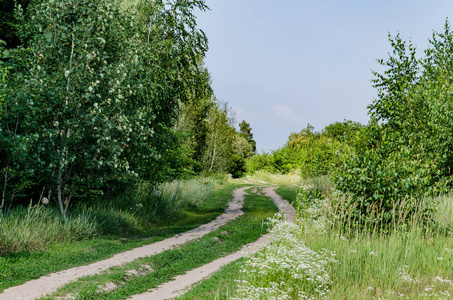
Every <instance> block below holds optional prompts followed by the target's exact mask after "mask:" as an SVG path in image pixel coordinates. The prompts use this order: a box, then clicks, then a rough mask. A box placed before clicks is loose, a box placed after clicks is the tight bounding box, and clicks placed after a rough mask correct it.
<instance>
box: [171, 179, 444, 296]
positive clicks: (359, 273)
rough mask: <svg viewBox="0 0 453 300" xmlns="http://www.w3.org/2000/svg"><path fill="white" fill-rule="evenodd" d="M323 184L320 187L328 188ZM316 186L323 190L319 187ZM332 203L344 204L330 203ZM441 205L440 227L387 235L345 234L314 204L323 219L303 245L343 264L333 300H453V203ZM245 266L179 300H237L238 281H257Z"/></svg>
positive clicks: (288, 194)
mask: <svg viewBox="0 0 453 300" xmlns="http://www.w3.org/2000/svg"><path fill="white" fill-rule="evenodd" d="M320 182H321V184H319V186H321V185H322V184H323V183H322V181H320ZM311 185H312V186H313V187H314V188H319V187H316V186H315V185H316V183H315V184H311ZM296 190H297V188H294V187H293V186H291V185H286V186H282V187H280V188H278V189H277V193H278V194H279V195H281V196H282V197H284V198H286V199H288V200H290V201H291V200H294V199H295V198H294V195H295V191H296ZM332 200H333V201H334V202H338V201H341V199H330V200H326V201H332ZM437 200H438V202H439V205H438V210H437V213H436V215H435V220H436V222H437V224H438V226H435V227H431V228H429V229H428V228H426V227H425V226H424V225H423V224H417V223H415V224H413V226H412V227H411V228H408V227H405V226H402V227H397V230H394V231H392V232H391V233H385V234H384V233H379V232H377V231H374V232H373V231H371V232H370V231H362V232H357V231H353V232H349V233H345V229H344V227H343V228H342V229H341V230H340V228H339V227H338V226H336V225H335V220H334V219H332V216H333V215H332V214H331V213H332V211H330V210H331V204H329V205H324V204H322V203H321V202H318V203H316V204H314V205H315V206H316V208H315V210H318V214H315V215H317V216H322V217H321V218H318V219H317V221H319V222H306V223H305V224H303V225H304V231H303V234H302V235H301V236H299V237H298V238H299V239H300V244H301V245H302V244H304V245H305V246H307V247H309V248H310V249H312V250H314V251H315V252H317V253H322V252H323V251H325V249H327V250H328V251H333V252H335V253H336V255H335V258H336V260H338V261H339V263H338V264H336V263H334V264H331V265H330V266H329V268H327V269H326V274H327V275H328V276H329V278H330V279H331V281H332V283H331V285H330V291H331V292H330V293H329V294H328V297H327V299H401V298H403V299H451V298H452V297H453V200H452V196H451V195H445V196H441V197H439V198H438V199H437ZM427 201H431V200H429V199H427ZM312 209H313V208H312ZM325 217H327V218H325ZM320 223H324V224H320ZM337 225H338V224H337ZM414 225H415V226H414ZM321 228H324V229H325V230H321ZM370 229H371V228H370ZM274 259H276V258H274ZM244 263H245V260H242V261H241V262H236V263H235V264H230V265H228V266H225V267H224V268H222V269H221V270H220V271H219V272H217V273H215V274H214V275H213V276H212V277H211V278H209V279H207V280H205V281H204V282H202V283H200V284H199V285H197V286H196V287H195V288H194V289H193V290H191V291H189V292H188V293H187V294H186V295H184V296H182V297H180V298H178V299H228V298H230V297H234V296H235V295H237V294H236V292H237V291H238V283H237V282H235V281H234V279H241V280H242V279H245V280H250V279H251V278H247V277H245V278H244V277H243V274H244V273H241V272H240V271H239V270H242V269H244V268H245V266H244V265H243V264H244ZM260 280H261V284H262V285H261V286H266V285H267V286H269V287H270V286H272V285H271V282H272V281H273V279H272V278H270V277H269V278H266V277H263V278H261V279H260ZM260 299H261V298H260ZM263 299H265V298H263ZM315 299H317V298H316V297H315Z"/></svg>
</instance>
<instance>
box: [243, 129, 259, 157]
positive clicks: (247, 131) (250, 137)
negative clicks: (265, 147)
mask: <svg viewBox="0 0 453 300" xmlns="http://www.w3.org/2000/svg"><path fill="white" fill-rule="evenodd" d="M239 132H240V133H241V135H242V136H243V137H244V138H245V139H246V141H247V142H248V143H249V144H250V146H251V148H252V151H251V153H250V154H248V156H247V157H249V156H252V155H253V154H255V152H256V142H255V140H254V139H253V133H252V128H251V127H250V123H247V122H246V121H245V120H243V121H242V122H241V123H239Z"/></svg>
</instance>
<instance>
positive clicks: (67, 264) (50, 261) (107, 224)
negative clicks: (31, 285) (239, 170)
mask: <svg viewBox="0 0 453 300" xmlns="http://www.w3.org/2000/svg"><path fill="white" fill-rule="evenodd" d="M194 184H195V183H194ZM201 184H203V185H206V182H202V183H201ZM181 186H182V185H180V187H181ZM238 187H239V185H222V186H220V185H217V186H212V191H211V194H210V196H209V197H207V198H206V199H205V200H204V202H201V203H199V204H198V205H197V206H189V207H187V208H185V209H183V210H181V211H180V212H179V213H178V214H177V215H176V216H169V217H167V218H163V217H161V218H159V219H157V220H156V219H155V218H153V216H147V215H146V212H145V211H146V210H147V209H146V208H145V204H146V202H145V201H143V198H140V197H137V198H136V199H135V200H134V199H132V197H131V200H130V201H131V204H130V205H129V207H132V209H129V208H128V207H127V206H126V203H123V204H121V203H120V204H116V206H113V204H112V206H111V207H110V208H109V206H108V203H105V204H103V205H105V207H104V208H102V207H101V208H93V209H92V210H90V211H89V214H88V213H87V214H88V215H89V216H90V217H93V216H95V217H96V221H97V225H98V226H99V227H98V228H97V231H96V232H97V233H96V235H95V236H94V237H90V238H87V236H86V235H85V234H84V235H83V236H82V237H80V238H81V239H80V238H79V239H75V238H73V239H67V238H66V239H64V240H60V241H58V240H55V239H51V241H49V242H48V243H47V244H43V245H42V247H41V246H39V247H32V248H31V249H30V248H25V247H24V248H21V249H18V250H19V251H14V252H8V253H7V254H4V255H3V256H0V291H2V290H4V289H6V288H8V287H11V286H14V285H18V284H21V283H24V282H26V281H28V280H31V279H35V278H39V277H40V276H43V275H46V274H49V273H52V272H57V271H60V270H64V269H68V268H71V267H74V266H80V265H84V264H88V263H92V262H95V261H98V260H101V259H105V258H108V257H111V256H112V255H114V254H116V253H119V252H123V251H126V250H129V249H132V248H135V247H139V246H142V245H145V244H151V243H154V242H157V241H160V240H163V239H164V238H167V237H170V236H173V235H175V234H178V233H181V232H184V231H187V230H190V229H193V228H195V227H198V226H200V225H202V224H205V223H208V222H210V221H212V220H213V219H215V218H216V217H217V216H218V215H220V214H221V213H223V211H224V209H225V208H226V205H227V202H228V200H229V199H231V197H232V193H233V190H234V189H236V188H238ZM204 194H205V193H204ZM124 201H125V202H126V200H124ZM139 201H142V202H139ZM136 203H143V207H137V206H135V204H136ZM121 205H125V206H124V207H121ZM134 206H135V207H134ZM142 208H143V209H142ZM35 209H36V208H32V212H31V214H34V213H35V212H34V210H35ZM40 209H41V208H40ZM49 209H50V208H48V207H43V208H42V213H44V212H45V213H46V214H48V213H49V212H48V210H49ZM84 209H85V211H87V210H88V207H84V208H80V211H81V212H83V211H84ZM100 212H102V213H103V214H104V216H103V218H104V219H102V218H101V217H100V216H99V214H100ZM20 213H22V214H24V215H25V214H26V212H25V211H21V212H20ZM75 213H77V210H74V214H75ZM55 214H57V213H56V212H55ZM76 216H77V215H76ZM31 217H32V216H28V217H26V216H22V217H19V214H10V216H8V217H7V218H5V220H6V223H7V224H13V225H14V224H16V223H17V224H18V225H21V226H22V228H18V226H9V225H8V226H9V227H8V226H3V227H2V230H6V231H8V230H15V229H17V230H18V231H19V232H20V234H21V235H24V236H34V237H35V238H36V240H40V238H39V236H37V235H36V234H35V233H34V232H35V231H36V232H39V230H40V229H39V228H38V227H36V226H37V225H36V224H39V222H51V220H47V219H46V220H47V221H44V219H43V218H41V217H42V216H40V217H39V218H37V219H36V220H35V221H33V222H37V223H32V222H29V223H26V222H24V221H23V219H22V218H25V219H26V218H31ZM71 218H72V214H70V216H69V217H68V219H69V220H71ZM77 219H78V218H77V217H75V220H77ZM57 220H59V221H58V222H61V219H59V218H57ZM2 222H4V221H2ZM8 222H10V223H8ZM14 222H16V223H14ZM55 222H56V223H57V221H55ZM3 224H5V223H3ZM25 224H29V225H30V226H28V225H27V226H25ZM32 224H34V225H32ZM90 224H91V223H90ZM52 226H53V225H49V224H47V225H46V227H43V228H42V229H43V230H44V231H49V232H58V234H61V232H62V231H61V230H62V227H61V226H57V227H56V228H54V229H52ZM116 226H117V227H116ZM49 228H50V229H49ZM79 228H81V227H79ZM41 234H43V235H44V234H47V233H45V232H44V233H43V232H41ZM1 238H4V236H2V235H1V234H0V239H1ZM18 240H25V239H24V238H21V239H18ZM33 245H34V244H33V243H31V246H33Z"/></svg>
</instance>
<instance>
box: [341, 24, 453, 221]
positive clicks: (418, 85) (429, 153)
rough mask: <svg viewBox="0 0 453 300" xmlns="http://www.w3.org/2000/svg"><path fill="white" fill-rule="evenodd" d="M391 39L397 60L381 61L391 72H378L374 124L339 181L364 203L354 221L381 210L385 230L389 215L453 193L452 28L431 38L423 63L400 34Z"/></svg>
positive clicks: (429, 212)
mask: <svg viewBox="0 0 453 300" xmlns="http://www.w3.org/2000/svg"><path fill="white" fill-rule="evenodd" d="M389 40H390V43H391V46H392V47H393V53H392V54H391V55H390V56H389V59H388V60H385V61H384V60H379V62H380V63H381V65H383V66H384V67H386V68H387V70H386V71H385V72H384V74H379V73H376V72H375V73H374V74H375V76H376V78H375V80H374V81H373V82H374V86H375V87H376V88H377V89H378V98H377V99H376V100H375V101H374V102H373V104H371V105H370V106H369V109H370V115H371V116H372V122H371V123H370V124H369V125H368V126H367V127H365V128H363V129H362V130H360V131H359V133H358V135H357V138H356V148H357V151H356V156H355V157H351V159H350V161H348V162H347V163H346V164H345V165H344V166H343V168H342V169H341V170H340V171H339V172H338V173H337V174H336V176H335V177H334V178H335V181H336V183H337V186H338V188H339V189H340V190H342V191H345V192H348V193H351V194H353V195H354V196H355V197H357V199H359V198H361V199H363V202H361V203H362V204H361V205H360V206H359V207H358V208H357V211H356V212H355V213H354V218H356V220H358V218H359V215H362V216H364V215H365V214H366V213H367V211H369V210H368V208H369V207H370V206H375V207H376V210H378V211H380V212H382V216H383V218H382V219H381V220H380V221H381V222H384V223H389V222H391V218H390V215H389V214H390V211H391V209H392V208H393V207H394V206H395V205H400V203H401V202H402V201H405V199H412V198H413V199H422V198H423V196H425V195H436V194H438V193H439V192H444V191H446V190H447V189H449V188H450V187H451V175H452V166H453V152H452V145H453V122H452V120H453V119H452V116H453V106H452V103H453V102H452V100H453V99H452V96H451V92H452V87H453V86H452V84H453V81H452V79H451V78H452V73H451V72H452V70H451V68H450V65H452V64H453V60H452V55H451V54H452V51H453V35H452V32H451V31H450V25H449V23H448V22H446V24H445V28H444V32H443V33H434V34H433V38H432V39H431V40H430V45H431V47H430V48H429V49H428V50H426V51H425V56H424V57H423V58H422V59H416V57H415V55H416V52H415V47H413V46H412V44H410V43H409V42H405V41H403V40H402V39H401V38H400V37H399V35H398V36H396V37H395V38H391V37H389ZM378 122H380V123H378ZM357 146H360V147H357ZM433 213H434V206H433V205H432V204H429V203H425V204H424V211H423V213H422V214H423V216H424V220H425V222H427V223H430V222H431V220H432V218H433ZM411 215H412V213H410V214H409V215H408V218H409V219H410V217H411Z"/></svg>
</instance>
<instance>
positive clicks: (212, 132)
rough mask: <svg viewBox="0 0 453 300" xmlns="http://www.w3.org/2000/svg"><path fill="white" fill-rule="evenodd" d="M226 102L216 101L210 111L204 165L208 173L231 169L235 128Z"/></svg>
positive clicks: (224, 171)
mask: <svg viewBox="0 0 453 300" xmlns="http://www.w3.org/2000/svg"><path fill="white" fill-rule="evenodd" d="M229 114H230V113H229V109H228V107H227V105H226V104H225V103H223V104H222V103H220V104H218V103H216V105H214V106H213V108H212V109H211V111H210V113H209V117H208V131H207V135H206V148H205V151H204V155H203V167H204V171H205V172H207V173H212V172H214V173H226V172H228V171H229V167H230V163H231V159H232V154H233V143H234V137H235V130H234V127H233V119H232V118H231V117H230V116H229Z"/></svg>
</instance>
